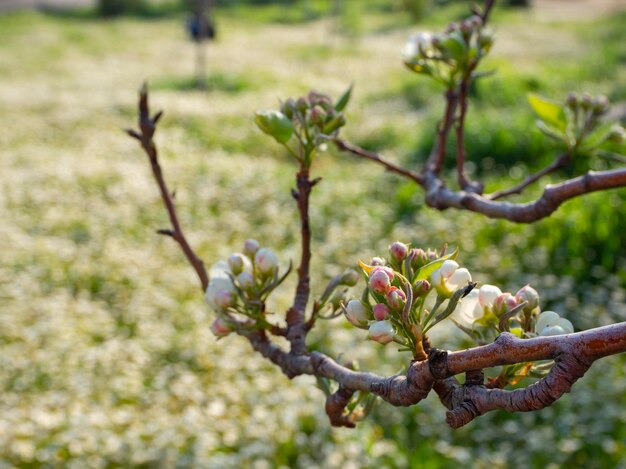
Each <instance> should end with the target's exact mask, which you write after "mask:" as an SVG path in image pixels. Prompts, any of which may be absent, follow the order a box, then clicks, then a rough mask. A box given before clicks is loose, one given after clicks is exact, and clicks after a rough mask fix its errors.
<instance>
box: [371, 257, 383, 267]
mask: <svg viewBox="0 0 626 469" xmlns="http://www.w3.org/2000/svg"><path fill="white" fill-rule="evenodd" d="M370 265H376V266H381V265H385V259H383V258H382V257H372V261H371V262H370Z"/></svg>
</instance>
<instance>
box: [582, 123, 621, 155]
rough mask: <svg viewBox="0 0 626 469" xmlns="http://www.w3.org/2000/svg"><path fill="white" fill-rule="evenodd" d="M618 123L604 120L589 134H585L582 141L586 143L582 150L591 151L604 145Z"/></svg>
mask: <svg viewBox="0 0 626 469" xmlns="http://www.w3.org/2000/svg"><path fill="white" fill-rule="evenodd" d="M617 125H619V124H615V122H604V123H602V124H600V125H598V126H597V127H596V128H595V129H594V130H593V131H592V132H590V133H589V135H587V136H585V138H584V139H583V141H582V142H581V143H583V144H584V145H583V147H584V148H582V150H584V151H589V150H593V149H595V148H597V147H599V146H600V145H602V144H603V143H604V142H606V141H607V140H608V139H609V138H610V137H611V133H612V131H613V128H614V127H615V126H617Z"/></svg>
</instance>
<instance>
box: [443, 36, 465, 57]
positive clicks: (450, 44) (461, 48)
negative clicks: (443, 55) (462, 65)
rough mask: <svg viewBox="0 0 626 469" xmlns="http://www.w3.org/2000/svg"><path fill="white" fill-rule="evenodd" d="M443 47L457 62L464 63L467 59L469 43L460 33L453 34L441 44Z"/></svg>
mask: <svg viewBox="0 0 626 469" xmlns="http://www.w3.org/2000/svg"><path fill="white" fill-rule="evenodd" d="M441 46H442V47H443V49H444V50H445V51H446V52H448V53H449V54H450V57H452V58H453V59H454V60H456V61H457V62H462V61H463V60H464V59H465V55H466V53H467V43H466V42H465V39H463V36H462V35H461V34H460V33H458V32H454V33H451V34H450V35H449V36H448V37H447V38H446V39H444V40H443V41H442V42H441Z"/></svg>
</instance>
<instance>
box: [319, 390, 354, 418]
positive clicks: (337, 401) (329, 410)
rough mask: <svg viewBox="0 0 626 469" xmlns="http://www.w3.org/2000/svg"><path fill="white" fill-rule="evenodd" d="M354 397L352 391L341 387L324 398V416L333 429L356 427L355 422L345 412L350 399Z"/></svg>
mask: <svg viewBox="0 0 626 469" xmlns="http://www.w3.org/2000/svg"><path fill="white" fill-rule="evenodd" d="M353 395H354V391H352V390H351V389H348V388H344V387H343V386H339V389H337V391H335V392H334V393H333V394H331V395H330V396H328V397H327V398H326V406H325V410H326V414H327V415H328V419H329V420H330V424H331V425H332V426H333V427H346V428H354V427H356V422H355V421H354V419H353V418H352V416H351V415H350V414H347V413H346V412H345V408H346V406H347V405H348V404H349V403H350V399H352V396H353Z"/></svg>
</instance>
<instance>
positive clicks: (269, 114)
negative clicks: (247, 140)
mask: <svg viewBox="0 0 626 469" xmlns="http://www.w3.org/2000/svg"><path fill="white" fill-rule="evenodd" d="M254 121H255V122H256V125H257V126H258V127H259V129H261V130H262V131H263V132H265V133H266V134H268V135H271V136H272V137H274V138H275V139H276V141H277V142H278V143H286V142H287V140H289V139H290V138H291V135H292V134H293V124H292V123H291V120H290V119H289V118H288V117H287V116H286V115H284V114H283V113H282V112H280V111H276V110H274V109H272V110H266V111H257V112H256V115H255V118H254Z"/></svg>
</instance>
